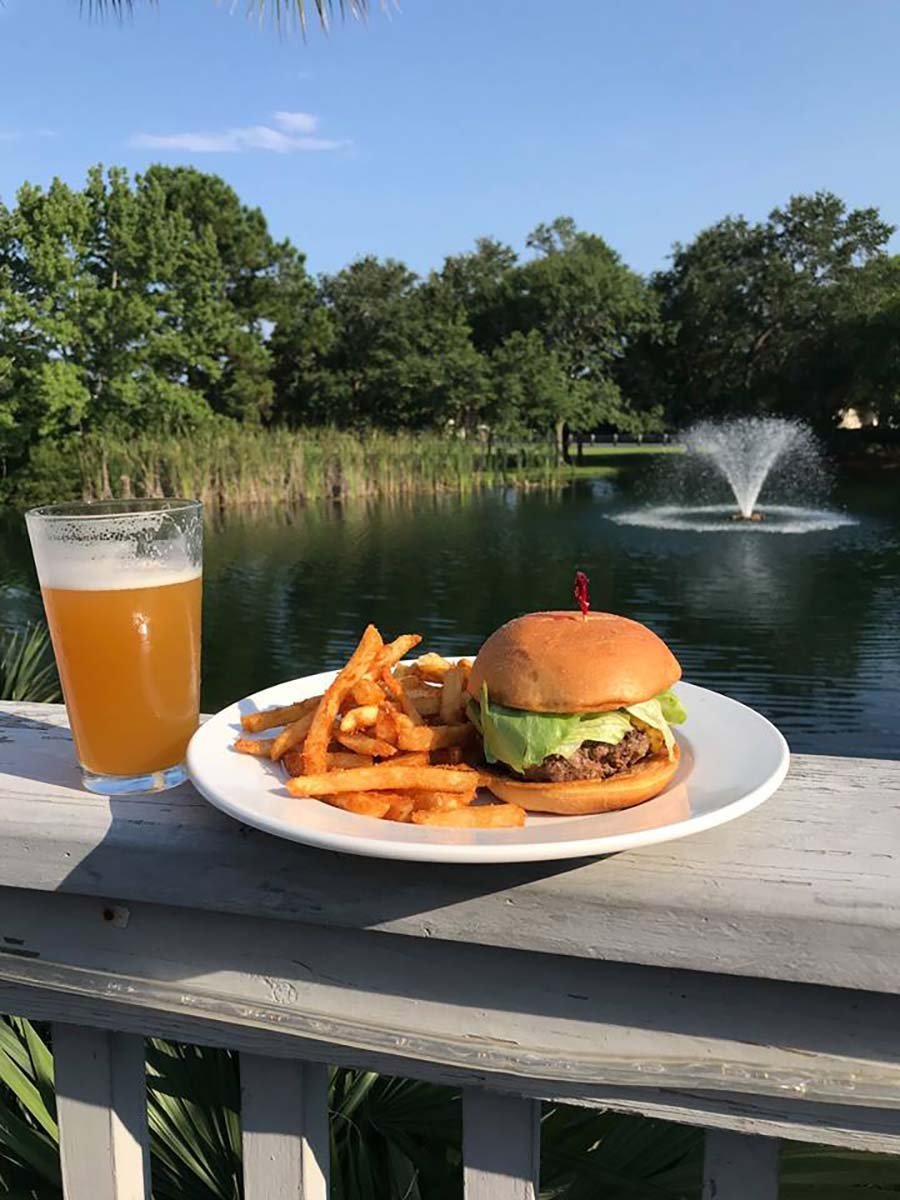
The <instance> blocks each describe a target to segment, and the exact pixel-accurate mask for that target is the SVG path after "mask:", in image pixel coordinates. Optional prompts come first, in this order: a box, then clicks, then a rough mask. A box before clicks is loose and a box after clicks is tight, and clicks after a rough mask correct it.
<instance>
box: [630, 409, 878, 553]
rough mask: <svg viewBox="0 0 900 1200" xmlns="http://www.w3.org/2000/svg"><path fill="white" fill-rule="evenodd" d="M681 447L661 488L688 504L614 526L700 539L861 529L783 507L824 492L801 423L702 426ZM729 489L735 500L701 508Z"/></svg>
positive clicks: (815, 453) (657, 508)
mask: <svg viewBox="0 0 900 1200" xmlns="http://www.w3.org/2000/svg"><path fill="white" fill-rule="evenodd" d="M681 440H682V441H683V444H684V454H683V455H673V456H671V458H668V459H667V460H666V463H665V464H664V468H663V472H662V475H661V478H660V480H658V482H659V483H661V484H662V486H663V487H664V488H665V491H666V494H667V495H671V494H672V493H673V492H680V493H681V495H682V496H684V503H682V504H650V505H648V506H647V507H645V508H640V509H636V510H634V511H630V512H624V513H619V514H617V515H616V517H615V518H614V519H615V520H616V521H618V522H619V523H620V524H623V525H644V526H649V527H652V528H656V529H683V530H690V531H693V532H696V533H708V532H719V531H721V530H724V529H741V530H755V531H759V532H768V533H809V532H813V531H815V530H826V529H837V528H839V527H840V526H842V525H852V524H855V522H854V521H853V519H852V518H851V517H848V516H845V515H844V514H843V513H839V512H835V511H834V510H832V509H828V508H818V507H809V505H808V503H807V504H806V505H798V504H789V503H784V502H783V499H784V497H785V495H787V496H788V497H789V498H791V499H795V498H796V497H797V495H798V494H799V495H803V496H804V498H806V499H807V500H808V499H809V498H810V497H812V498H816V497H817V496H818V495H821V493H822V492H823V491H824V490H825V481H826V473H825V471H824V467H823V460H822V454H821V451H820V448H819V445H818V442H817V440H816V438H815V436H814V435H813V433H812V431H811V430H810V428H809V426H808V425H805V424H804V423H803V422H801V421H795V420H788V419H785V418H782V417H739V418H735V419H733V420H727V421H700V422H698V423H697V424H696V425H693V426H691V428H690V429H688V430H687V431H686V432H685V433H684V435H683V438H682V439H681ZM726 485H727V490H728V491H730V493H731V496H732V497H733V499H732V500H730V501H728V502H726V503H724V504H723V503H699V502H698V501H700V500H712V499H718V498H719V497H721V496H722V495H723V494H726ZM764 492H765V495H763V493H764ZM761 497H762V500H761ZM773 500H774V501H775V502H773ZM763 501H764V503H763Z"/></svg>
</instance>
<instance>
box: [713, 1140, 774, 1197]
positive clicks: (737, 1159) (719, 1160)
mask: <svg viewBox="0 0 900 1200" xmlns="http://www.w3.org/2000/svg"><path fill="white" fill-rule="evenodd" d="M779 1151H780V1143H779V1141H778V1138H767V1137H759V1136H758V1135H756V1134H747V1133H731V1132H728V1131H726V1130H724V1129H707V1131H706V1148H705V1153H704V1157H703V1200H778V1166H779Z"/></svg>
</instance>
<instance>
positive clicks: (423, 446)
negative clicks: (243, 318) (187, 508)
mask: <svg viewBox="0 0 900 1200" xmlns="http://www.w3.org/2000/svg"><path fill="white" fill-rule="evenodd" d="M76 453H77V456H78V466H79V471H78V474H79V479H80V491H81V494H82V496H83V497H84V498H85V499H88V500H107V499H122V498H124V499H129V498H132V497H142V496H150V497H157V496H176V495H177V496H195V497H197V498H198V499H200V500H202V501H203V502H204V503H205V504H207V505H208V506H210V507H212V508H216V507H218V508H226V507H231V506H236V505H259V506H268V505H276V504H303V503H306V502H308V501H310V500H318V499H322V498H336V499H337V498H350V497H356V496H378V497H384V496H396V495H400V494H403V493H407V492H419V493H422V492H442V491H452V492H457V493H459V492H468V491H471V490H474V489H476V488H480V487H486V486H495V485H497V484H522V485H524V484H528V483H537V484H548V485H549V484H551V483H553V482H554V481H558V480H559V479H560V477H561V472H560V471H559V469H558V468H557V466H556V462H555V455H554V450H553V447H552V445H550V444H548V443H546V442H531V443H521V444H515V445H509V444H504V445H488V444H487V443H485V442H482V441H481V440H480V439H462V438H457V437H444V436H440V435H436V434H408V433H397V434H387V433H371V434H366V435H364V436H361V435H355V434H351V433H343V432H340V431H338V430H331V429H310V430H303V431H296V432H295V431H292V430H285V429H247V428H245V427H241V426H233V427H217V428H215V429H213V430H210V431H200V432H198V433H195V434H192V435H191V436H190V437H166V436H138V437H135V438H132V439H129V440H124V439H118V438H113V437H110V436H107V435H94V436H92V437H89V438H86V439H84V441H83V442H82V443H80V445H79V447H78V449H77V451H76Z"/></svg>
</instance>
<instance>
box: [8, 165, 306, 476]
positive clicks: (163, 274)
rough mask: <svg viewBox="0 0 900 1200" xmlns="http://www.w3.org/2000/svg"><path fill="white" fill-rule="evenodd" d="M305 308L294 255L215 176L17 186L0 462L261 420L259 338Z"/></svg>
mask: <svg viewBox="0 0 900 1200" xmlns="http://www.w3.org/2000/svg"><path fill="white" fill-rule="evenodd" d="M314 302H315V287H314V285H313V283H312V282H311V280H309V278H308V276H307V275H306V272H305V269H304V266H303V259H302V256H301V255H299V254H298V252H297V251H296V250H295V249H294V248H293V247H292V246H290V245H289V244H288V243H280V244H279V243H276V242H275V241H273V239H272V238H271V237H270V235H269V233H268V230H267V228H266V224H265V220H264V218H263V217H262V214H261V213H260V212H259V211H258V210H255V209H248V208H246V207H244V206H243V205H241V204H240V202H239V200H238V198H237V196H236V195H235V194H234V192H233V191H232V189H231V188H229V187H228V186H227V185H226V184H225V183H224V182H223V181H222V180H220V179H218V178H216V177H215V176H209V175H204V174H202V173H201V172H199V171H195V170H192V169H188V168H168V167H159V166H156V167H151V168H150V169H149V170H148V171H147V172H146V173H145V174H144V175H141V176H138V177H137V178H136V179H135V180H134V181H133V182H132V181H131V180H130V178H129V176H128V175H127V173H126V172H125V171H123V170H122V169H119V168H114V169H112V170H110V171H109V172H106V173H104V172H103V171H102V169H101V168H100V167H95V168H93V169H92V170H91V171H90V172H89V174H88V179H87V183H86V185H85V187H84V189H83V190H82V191H76V190H74V189H72V188H70V187H69V186H68V185H66V184H64V183H62V182H60V181H59V180H55V181H54V182H53V183H52V184H51V185H50V187H49V188H47V189H46V190H44V189H41V188H38V187H35V186H33V185H30V184H26V185H24V186H23V187H22V188H21V189H20V191H19V194H18V197H17V203H16V205H15V206H14V207H13V208H5V207H2V206H0V455H2V457H3V459H4V460H5V461H6V462H7V463H10V462H11V463H13V464H15V462H16V461H18V460H21V459H22V457H23V456H24V455H26V454H27V451H28V448H29V446H31V445H32V444H33V443H34V442H35V441H36V440H38V439H40V438H52V439H56V440H60V439H64V438H66V437H68V436H71V435H78V434H82V433H85V432H89V431H91V430H94V429H117V430H120V431H126V432H127V431H130V430H142V429H151V430H173V431H176V432H177V431H185V430H189V429H192V428H194V427H196V426H197V425H198V424H199V423H202V422H204V421H208V420H209V419H211V418H212V416H213V415H214V414H215V413H220V414H225V415H227V416H232V417H238V418H241V419H243V420H259V419H261V418H263V417H266V416H267V415H268V414H269V412H270V410H271V406H272V398H273V382H272V378H271V367H272V356H271V353H270V349H269V346H268V342H267V330H268V329H269V328H270V327H271V323H272V322H275V321H277V320H278V318H279V317H280V316H282V315H283V314H284V313H285V312H287V311H296V310H297V309H298V308H300V307H302V305H304V304H306V305H307V306H308V305H309V304H311V303H314Z"/></svg>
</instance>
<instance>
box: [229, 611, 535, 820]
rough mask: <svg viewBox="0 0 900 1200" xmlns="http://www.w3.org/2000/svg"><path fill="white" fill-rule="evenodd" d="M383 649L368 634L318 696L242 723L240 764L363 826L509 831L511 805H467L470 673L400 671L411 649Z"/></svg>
mask: <svg viewBox="0 0 900 1200" xmlns="http://www.w3.org/2000/svg"><path fill="white" fill-rule="evenodd" d="M421 640H422V639H421V638H420V637H419V635H418V634H415V633H410V634H404V635H403V636H402V637H398V638H396V639H395V640H394V641H393V642H385V641H384V640H383V639H382V637H381V634H380V633H379V632H378V630H377V629H376V628H375V626H374V625H369V626H368V628H367V629H366V631H365V633H364V634H363V636H362V638H361V639H360V642H359V645H358V646H357V647H356V649H355V650H354V652H353V654H352V655H351V657H350V659H349V661H348V662H347V664H346V666H345V667H344V668H343V669H342V670H341V671H340V672H339V673H338V675H337V676H336V678H335V680H334V682H333V683H332V684H331V686H330V687H329V688H328V689H327V690H326V691H325V692H324V693H323V694H322V695H321V696H313V697H312V698H310V699H309V700H301V701H299V702H298V703H297V704H289V705H287V706H286V707H283V708H271V709H267V710H265V711H263V712H254V713H247V714H245V715H244V716H242V717H241V726H242V728H243V731H244V733H247V734H258V733H264V732H266V731H267V730H275V729H280V732H279V733H277V734H276V736H274V737H266V738H253V737H240V738H238V739H237V741H236V742H235V743H234V749H235V750H237V751H238V752H239V753H241V754H252V755H255V756H256V757H257V758H268V759H271V760H274V761H276V762H280V763H281V764H282V766H283V767H284V769H285V771H286V772H287V774H288V776H289V778H288V781H287V787H288V789H289V790H290V791H291V792H292V793H293V795H295V796H298V797H304V798H308V797H314V798H315V799H317V800H322V801H324V802H325V803H326V804H331V805H334V806H335V807H336V808H342V809H345V810H346V811H348V812H353V813H358V814H359V815H360V816H365V817H379V818H383V819H385V820H388V821H406V822H411V823H412V824H415V825H435V826H445V827H448V826H449V827H451V828H452V827H456V828H460V827H462V828H472V829H503V828H515V827H517V826H521V825H524V824H525V812H524V810H523V809H521V808H519V807H518V805H515V804H504V803H498V804H483V803H478V804H475V803H473V801H474V800H475V798H476V793H477V791H478V783H479V775H478V771H477V769H476V767H475V766H474V765H473V764H474V763H475V761H476V760H477V755H478V738H477V733H476V730H475V728H474V726H473V725H472V724H471V723H470V722H469V721H468V720H467V719H466V682H467V680H468V676H469V672H470V671H471V669H472V664H471V662H470V661H468V660H466V659H461V660H460V661H459V662H458V663H455V664H454V663H450V662H448V661H447V660H446V659H444V658H442V657H441V656H440V655H439V654H424V655H422V657H421V658H418V659H417V660H416V661H415V662H413V663H407V662H404V661H403V660H405V659H406V658H407V656H408V655H409V653H410V651H412V650H414V649H415V647H416V646H418V644H419V643H420V642H421Z"/></svg>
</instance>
